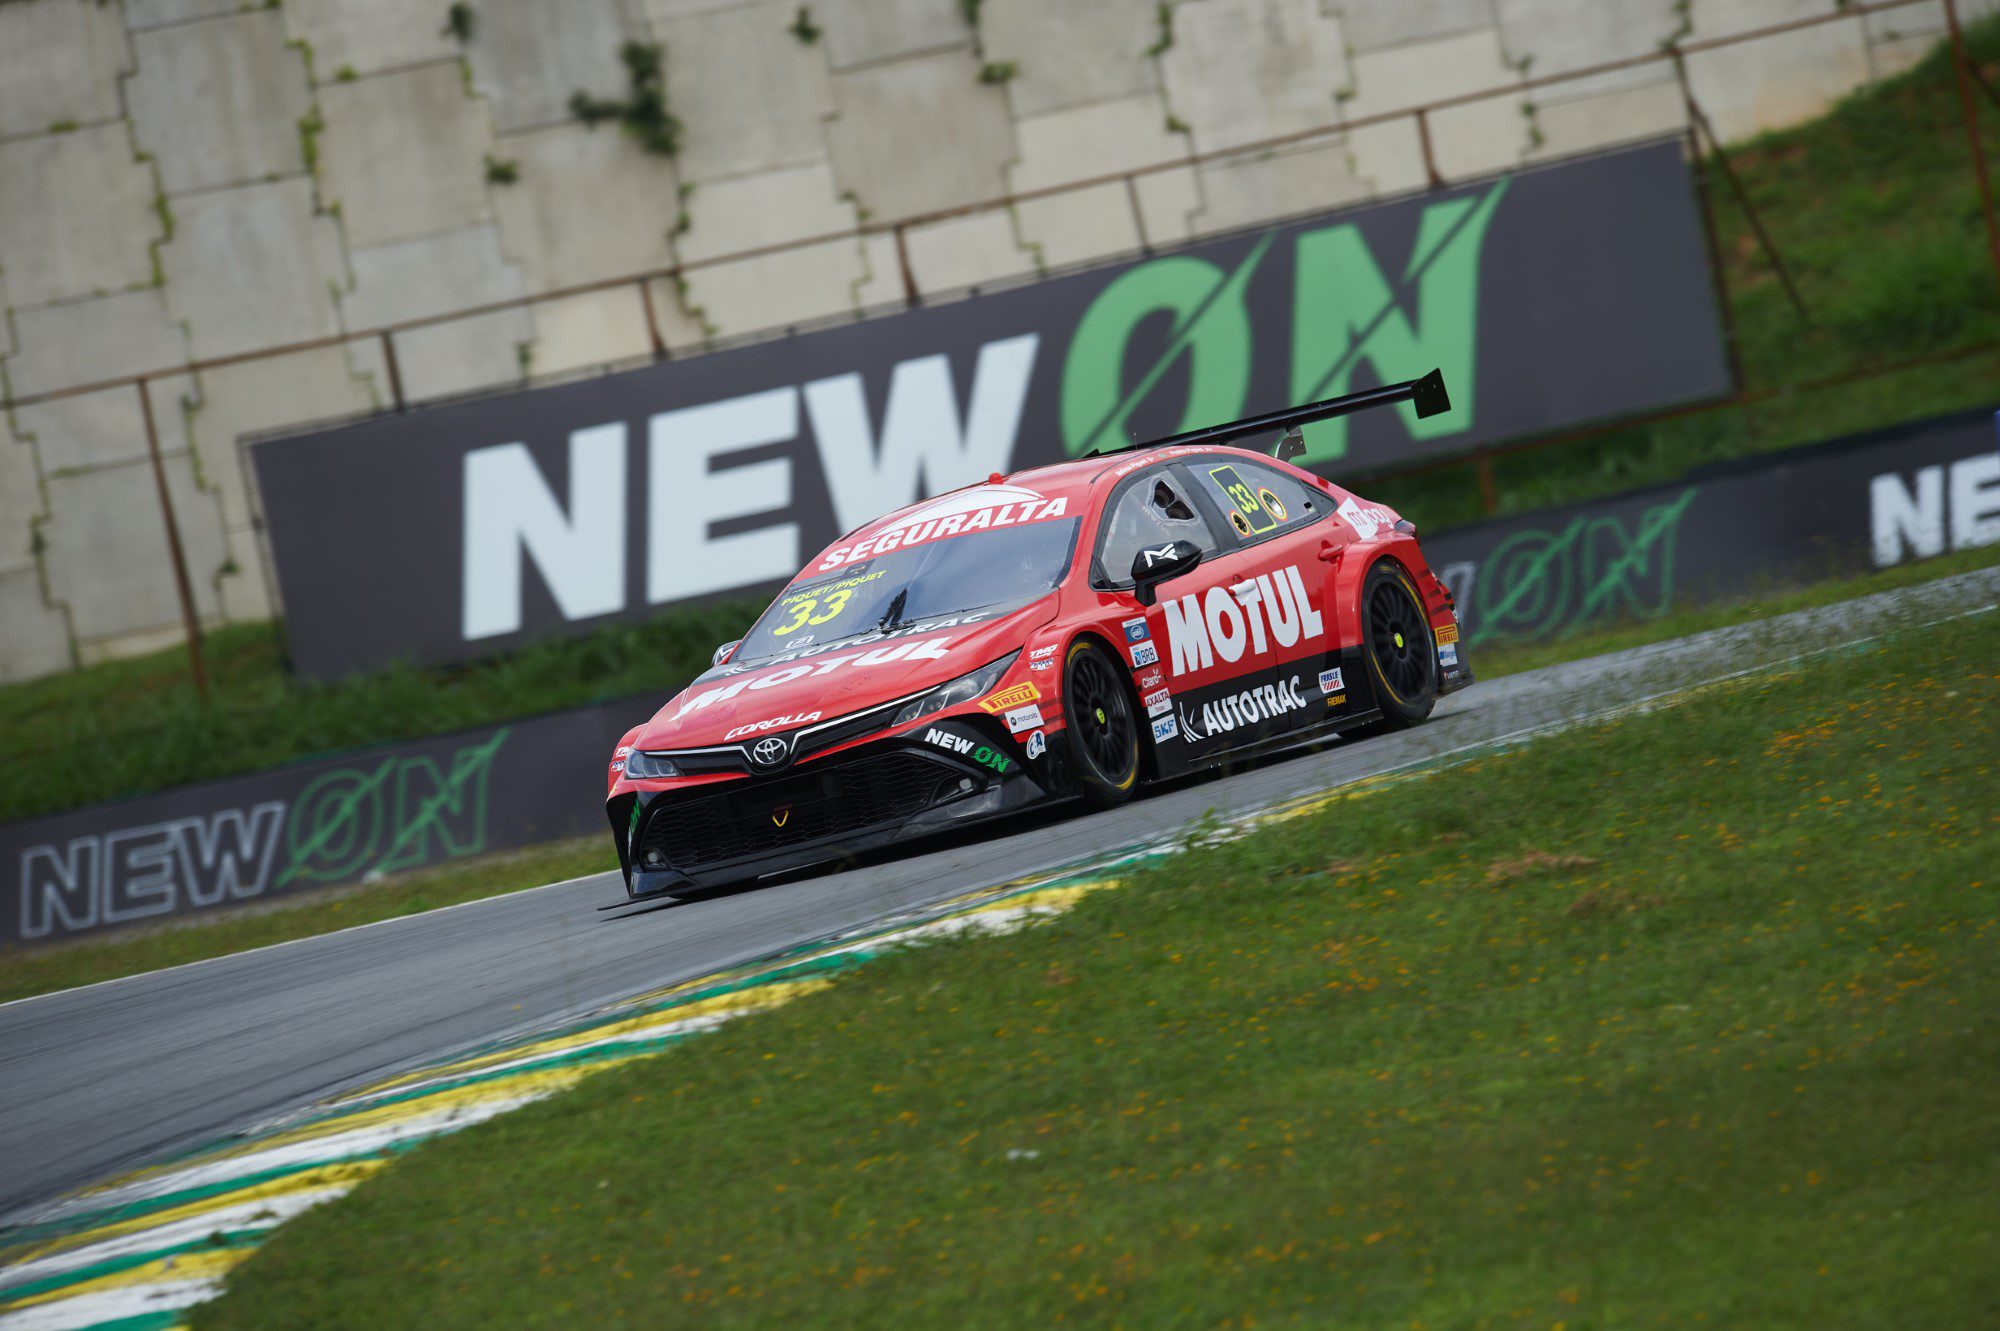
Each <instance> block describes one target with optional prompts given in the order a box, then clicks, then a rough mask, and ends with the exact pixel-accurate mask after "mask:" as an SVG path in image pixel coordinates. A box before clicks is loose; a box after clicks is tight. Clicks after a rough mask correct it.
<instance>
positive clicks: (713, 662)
mask: <svg viewBox="0 0 2000 1331" xmlns="http://www.w3.org/2000/svg"><path fill="white" fill-rule="evenodd" d="M742 641H743V639H741V638H731V639H730V640H729V641H728V642H725V643H723V644H722V645H721V646H720V647H718V648H716V649H715V655H714V656H711V657H709V658H708V664H709V665H710V666H711V667H714V666H719V665H721V664H722V663H723V662H724V661H727V660H728V659H729V654H730V653H731V652H733V651H735V650H736V648H737V646H738V645H739V644H740V643H742Z"/></svg>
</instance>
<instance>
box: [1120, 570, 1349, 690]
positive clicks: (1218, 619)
mask: <svg viewBox="0 0 2000 1331" xmlns="http://www.w3.org/2000/svg"><path fill="white" fill-rule="evenodd" d="M1160 604H1161V605H1162V606H1163V607H1164V608H1165V610H1166V612H1167V643H1168V646H1169V647H1170V648H1171V650H1172V651H1173V657H1174V661H1173V669H1174V674H1176V675H1185V674H1188V673H1189V672H1190V671H1195V670H1208V669H1211V668H1213V667H1214V665H1215V663H1216V660H1217V658H1218V657H1219V658H1221V660H1222V661H1224V662H1225V663H1227V662H1234V661H1240V660H1242V659H1243V656H1244V653H1246V652H1248V653H1249V654H1250V655H1252V656H1263V655H1265V654H1266V653H1267V652H1269V651H1270V650H1271V649H1272V648H1273V647H1274V646H1275V647H1291V646H1294V645H1296V644H1298V643H1301V642H1312V641H1313V640H1314V639H1316V638H1319V637H1321V636H1323V635H1324V634H1325V632H1326V621H1325V620H1324V619H1322V618H1321V616H1320V613H1319V611H1318V610H1316V609H1315V608H1314V607H1313V603H1312V597H1311V596H1310V595H1309V594H1308V593H1307V591H1306V584H1305V579H1303V578H1302V577H1300V576H1299V570H1298V568H1297V567H1296V566H1291V567H1286V568H1281V569H1279V570H1278V571H1277V572H1275V573H1268V574H1259V575H1258V576H1257V577H1256V578H1255V579H1253V580H1251V581H1247V582H1240V583H1238V584H1237V585H1235V586H1234V587H1229V588H1223V587H1210V588H1209V589H1208V591H1207V593H1206V594H1204V593H1201V592H1190V593H1189V594H1188V595H1186V596H1183V597H1181V598H1180V599H1179V600H1177V601H1162V602H1161V603H1160ZM1133 664H1135V665H1136V664H1139V661H1138V658H1137V657H1136V656H1135V657H1134V658H1133ZM1146 664H1149V665H1150V664H1151V662H1147V663H1146Z"/></svg>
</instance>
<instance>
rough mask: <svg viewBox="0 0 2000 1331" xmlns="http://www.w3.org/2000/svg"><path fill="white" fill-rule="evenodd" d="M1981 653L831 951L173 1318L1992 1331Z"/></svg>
mask: <svg viewBox="0 0 2000 1331" xmlns="http://www.w3.org/2000/svg"><path fill="white" fill-rule="evenodd" d="M1993 634H1994V623H1993V617H1992V616H1991V615H1986V616H1981V617H1978V618H1971V619H1965V620H1959V621H1954V622H1950V623H1946V624H1942V625H1936V626H1931V627H1928V628H1925V629H1922V630H1914V631H1908V632H1905V633H1902V634H1899V635H1897V636H1896V637H1893V638H1891V639H1888V640H1886V641H1884V642H1882V643H1880V644H1878V645H1875V646H1873V647H1870V648H1867V649H1853V650H1848V651H1844V652H1840V653H1836V654H1829V655H1824V656H1820V657H1816V658H1812V659H1809V660H1807V661H1805V662H1803V663H1801V664H1799V665H1797V666H1795V667H1794V668H1792V669H1791V670H1790V671H1788V672H1785V673H1782V674H1780V673H1773V674H1769V675H1764V676H1757V677H1752V678H1751V679H1748V680H1744V681H1738V682H1736V683H1734V684H1732V685H1730V686H1728V687H1725V688H1716V689H1712V690H1709V691H1706V692H1704V693H1701V694H1698V695H1696V696H1694V697H1692V698H1690V699H1688V700H1686V701H1684V702H1683V703H1682V704H1680V705H1678V706H1674V707H1669V708H1664V709H1660V710H1656V711H1651V712H1643V713H1637V714H1633V715H1630V716H1628V717H1626V718H1624V719H1622V720H1619V721H1616V722H1613V723H1609V724H1602V725H1596V726H1591V727H1587V728H1584V729H1580V730H1576V731H1572V732H1568V733H1566V734H1562V735H1558V736H1554V737H1550V738H1547V739H1544V740H1543V741H1541V742H1538V743H1536V744H1534V745H1532V746H1529V747H1527V748H1525V749H1520V750H1517V751H1513V752H1510V753H1505V754H1502V755H1498V756H1491V757H1486V758H1482V759H1479V760H1476V761H1472V762H1469V763H1466V764H1464V765H1462V766H1459V767H1456V768H1453V769H1449V770H1447V771H1444V772H1442V773H1440V774H1438V775H1435V776H1433V777H1431V778H1429V779H1426V780H1421V781H1417V782H1412V783H1405V784H1402V785H1400V786H1396V787H1393V788H1391V789H1390V790H1387V791H1385V792H1382V793H1378V794H1375V795H1372V796H1367V797H1364V798H1360V799H1355V800H1349V801H1343V802H1340V803H1337V804H1335V805H1333V806H1331V807H1330V808H1328V809H1327V810H1325V811H1322V812H1320V813H1317V814H1313V815H1308V816H1304V817H1299V818H1296V819H1292V820H1289V821H1286V822H1281V823H1277V824H1273V825H1269V826H1267V827H1266V828H1265V829H1263V831H1261V832H1260V833H1259V834H1258V835H1256V836H1254V837H1251V838H1248V839H1245V840H1242V841H1237V842H1233V843H1230V844H1227V845H1221V846H1215V847H1210V848H1207V849H1194V850H1190V851H1189V852H1188V853H1187V854H1184V855H1182V856H1180V857H1178V858H1176V859H1173V860H1171V861H1168V862H1166V863H1164V864H1162V865H1161V866H1159V867H1157V868H1153V869H1149V870H1147V871H1144V872H1143V873H1141V874H1138V875H1136V876H1135V878H1134V880H1133V881H1132V882H1131V883H1129V884H1128V885H1127V886H1126V887H1125V888H1124V889H1123V890H1121V891H1117V892H1107V893H1099V894H1095V895H1093V896H1091V897H1089V898H1087V899H1086V900H1085V901H1084V902H1083V903H1082V904H1081V905H1079V906H1078V907H1077V908H1076V909H1075V910H1074V911H1073V912H1072V913H1071V914H1070V915H1068V916H1066V917H1064V918H1063V919H1061V920H1059V921H1057V922H1055V923H1052V924H1049V925H1047V926H1044V927H1038V928H1034V929H1031V930H1029V931H1026V932H1024V933H1021V934H1018V935H1014V936H1010V937H1006V938H1000V939H984V940H962V941H948V942H943V943H939V944H936V945H933V946H930V947H926V948H922V949H916V950H912V951H909V952H906V953H903V954H900V955H897V956H894V957H891V958H889V959H887V960H884V961H881V962H878V963H875V964H873V965H871V966H870V967H868V968H867V969H865V970H863V971H861V972H860V973H858V974H857V975H855V976H854V977H853V978H851V979H849V980H847V981H845V982H843V983H842V984H840V985H837V986H835V987H834V988H832V989H831V990H829V991H826V992H824V993H821V994H818V995H814V996H811V997H807V998H804V999H801V1000H799V1001H796V1002H794V1003H792V1004H790V1005H789V1006H786V1007H783V1008H780V1009H778V1010H776V1011H773V1012H769V1013H766V1014H763V1015H760V1016H758V1017H756V1018H753V1019H750V1020H747V1021H744V1022H742V1023H738V1024H733V1025H730V1026H727V1027H724V1028H723V1029H722V1030H721V1031H719V1032H717V1033H715V1034H713V1035H710V1036H707V1037H704V1038H703V1039H701V1040H698V1041H695V1042H693V1043H691V1044H687V1045H684V1046H681V1047H679V1048H678V1049H676V1050H675V1051H674V1052H673V1053H671V1054H670V1055H668V1056H666V1057H662V1058H658V1059H655V1060H651V1061H647V1062H642V1063H638V1064H634V1065H631V1066H629V1067H626V1068H622V1069H617V1070H613V1071H608V1072H605V1073H603V1074H601V1075H599V1076H598V1077H596V1078H594V1079H592V1080H591V1081H589V1082H587V1083H586V1084H584V1085H583V1086H582V1087H580V1088H579V1089H577V1090H575V1091H572V1092H570V1093H567V1094H565V1095H563V1096H560V1097H558V1098H556V1099H554V1100H551V1101H548V1102H545V1103H542V1104H539V1105H536V1106H532V1107H529V1108H527V1109H524V1110H521V1111H519V1112H517V1113H514V1114H511V1115H508V1116H506V1117H504V1118H501V1119H498V1120H495V1121H493V1122H489V1123H486V1124H483V1125H480V1126H478V1127H475V1128H472V1129H470V1130H468V1131H466V1132H464V1133H462V1134H460V1135H458V1136H455V1137H452V1138H449V1139H446V1140H442V1141H438V1142H435V1143H433V1144H430V1145H426V1146H424V1147H422V1148H419V1149H417V1150H416V1151H414V1152H413V1153H412V1154H411V1155H410V1156H408V1157H407V1158H405V1159H404V1160H402V1161H401V1162H399V1163H398V1164H397V1165H396V1166H395V1167H394V1168H393V1169H391V1170H389V1171H387V1172H386V1173H385V1174H383V1175H380V1176H377V1177H376V1178H375V1179H373V1180H371V1181H370V1182H368V1183H367V1184H365V1185H363V1186H362V1187H360V1188H359V1189H357V1190H356V1191H355V1192H353V1193H351V1194H350V1195H348V1196H347V1197H346V1198H345V1199H343V1200H341V1201H339V1202H336V1203H333V1204H331V1205H329V1206H327V1207H325V1208H323V1209H320V1210H317V1211H314V1212H312V1213H311V1214H309V1215H306V1216H305V1217H303V1218H302V1219H300V1220H298V1221H295V1222H293V1223H292V1224H290V1225H288V1226H286V1227H285V1228H284V1229H282V1230H280V1231H279V1232H278V1234H277V1235H276V1236H275V1237H274V1238H273V1239H272V1241H271V1242H270V1244H269V1245H268V1246H267V1247H265V1248H263V1249H261V1250H260V1251H259V1252H258V1253H257V1254H256V1255H255V1256H254V1257H252V1258H251V1259H250V1260H249V1261H248V1262H247V1263H246V1264H245V1265H244V1266H242V1267H240V1268H238V1269H237V1271H236V1272H235V1273H234V1274H233V1275H232V1276H231V1277H230V1282H229V1289H228V1293H227V1295H226V1296H225V1297H224V1298H223V1299H222V1300H221V1301H220V1302H218V1303H216V1304H212V1305H208V1306H205V1307H202V1308H199V1309H197V1310H195V1313H194V1319H193V1320H194V1325H195V1326H197V1327H201V1328H216V1327H237V1326H244V1327H262V1326H270V1325H277V1324H292V1325H312V1326H324V1327H340V1326H389V1325H424V1326H428V1327H437V1328H443V1327H455V1326H468V1327H470V1326H480V1327H484V1326H490V1325H503V1324H504V1325H508V1326H578V1325H591V1326H599V1325H619V1326H634V1325H644V1326H652V1325H660V1324H662V1323H663V1322H667V1321H671V1322H673V1323H674V1324H675V1325H700V1326H713V1327H763V1326H770V1325H787V1326H852V1325H868V1324H874V1323H877V1322H880V1321H882V1320H884V1319H885V1317H886V1318H888V1319H892V1320H894V1321H895V1322H896V1323H897V1324H898V1325H922V1326H931V1325H951V1326H954V1327H959V1328H971V1327H1016V1326H1043V1325H1052V1324H1056V1323H1086V1324H1122V1325H1145V1326H1250V1325H1312V1326H1320V1325H1330V1324H1340V1325H1356V1326H1391V1325H1393V1326H1398V1327H1402V1326H1474V1325H1477V1326H1493V1327H1506V1326H1537V1327H1546V1326H1550V1325H1565V1326H1569V1327H1604V1326H1625V1325H1632V1324H1636V1323H1639V1322H1642V1321H1643V1322H1646V1323H1660V1324H1664V1325H1676V1326H1679V1325H1692V1324H1695V1323H1697V1322H1702V1321H1706V1322H1709V1323H1711V1324H1718V1325H1745V1326H1811V1327H1815V1328H1840V1327H1875V1326H1881V1325H1885V1324H1895V1325H1924V1326H1972V1325H1983V1324H1987V1323H1989V1322H1991V1321H1992V1319H1993V1316H1994V1314H1995V1311H1996V1309H2000V1273H1996V1269H1995V1267H1994V1266H1993V1264H1992V1263H1991V1261H1990V1260H1988V1259H1989V1258H1990V1255H1991V1253H1992V1251H1993V1250H1994V1245H1995V1243H1996V1242H2000V1208H1996V1206H1995V1203H1994V1200H1993V1199H1994V1196H1995V1185H1996V1182H2000V1179H1996V1177H1995V1173H1994V1164H1993V1162H1994V1160H1995V1159H1996V1158H2000V1081H1996V1080H1995V1078H1994V1077H1993V1075H1992V1069H1993V1067H1994V1065H1995V1060H1996V1058H2000V1017H1997V1016H1996V1013H2000V951H1996V949H1995V947H1994V940H1995V937H1996V928H2000V904H1996V897H1995V894H1994V891H1993V888H1994V878H1993V864H1994V859H1995V857H1994V853H1993V848H1994V834H1995V832H1996V831H2000V817H1996V814H1995V801H1994V799H1993V796H1994V793H1995V790H1996V786H2000V773H1996V763H2000V753H1996V751H1995V748H1994V746H1993V744H1992V742H1991V737H1992V735H1993V734H1994V733H1995V731H1996V728H2000V673H1996V671H1995V668H1994V665H1993V662H1992V655H1991V647H1992V642H1993ZM885 1310H886V1311H885Z"/></svg>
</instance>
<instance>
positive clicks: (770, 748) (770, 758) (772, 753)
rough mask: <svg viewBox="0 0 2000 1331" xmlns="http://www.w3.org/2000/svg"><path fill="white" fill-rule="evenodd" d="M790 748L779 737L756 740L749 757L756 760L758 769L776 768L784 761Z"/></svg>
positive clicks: (773, 736)
mask: <svg viewBox="0 0 2000 1331" xmlns="http://www.w3.org/2000/svg"><path fill="white" fill-rule="evenodd" d="M791 747H792V746H791V745H789V744H787V743H786V742H785V741H784V740H783V739H782V738H781V737H779V736H777V735H772V736H770V737H769V738H767V739H760V740H758V741H757V743H756V746H755V747H754V748H752V749H751V750H750V756H751V758H753V759H755V760H756V763H757V765H758V766H759V767H776V766H777V765H778V764H779V763H782V762H783V761H785V755H786V754H787V753H788V752H790V751H791Z"/></svg>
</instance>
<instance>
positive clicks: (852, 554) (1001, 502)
mask: <svg viewBox="0 0 2000 1331" xmlns="http://www.w3.org/2000/svg"><path fill="white" fill-rule="evenodd" d="M1068 508H1069V500H1068V499H1066V498H1064V497H1061V496H1058V497H1057V498H1054V499H1045V498H1044V497H1043V496H1042V494H1041V492H1040V491H1038V490H1030V489H1027V488H1026V487H1025V486H1019V485H979V486H974V487H973V488H971V489H969V490H959V491H956V492H954V493H952V494H948V495H946V496H944V497H943V498H942V499H939V500H937V501H936V502H934V503H929V504H925V505H924V506H923V507H922V508H919V509H917V510H916V511H914V512H912V513H909V514H906V515H904V516H903V517H901V518H898V519H897V520H896V521H895V522H894V523H893V524H892V525H890V526H888V527H885V528H883V529H881V530H880V531H877V532H876V533H875V534H874V535H872V536H869V537H868V538H866V539H865V540H861V541H856V542H855V543H854V544H853V545H837V546H835V547H834V548H833V549H831V550H829V551H827V552H826V554H825V555H824V556H823V557H822V558H821V559H820V561H819V563H818V564H816V565H814V567H815V568H816V569H817V570H819V571H820V572H825V571H826V570H827V569H832V568H838V567H840V566H841V565H842V564H848V563H852V562H854V561H855V560H857V559H867V558H869V557H870V556H872V555H885V554H888V553H889V552H890V551H891V550H901V549H904V548H905V547H907V546H912V545H923V544H924V543H926V542H928V541H937V540H943V539H945V538H946V537H951V536H962V535H965V534H967V533H970V532H975V531H985V530H987V529H988V528H992V527H1012V526H1016V525H1018V524H1020V523H1024V522H1046V521H1048V520H1050V519H1052V518H1059V517H1061V516H1063V514H1064V513H1065V512H1066V511H1067V510H1068Z"/></svg>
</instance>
